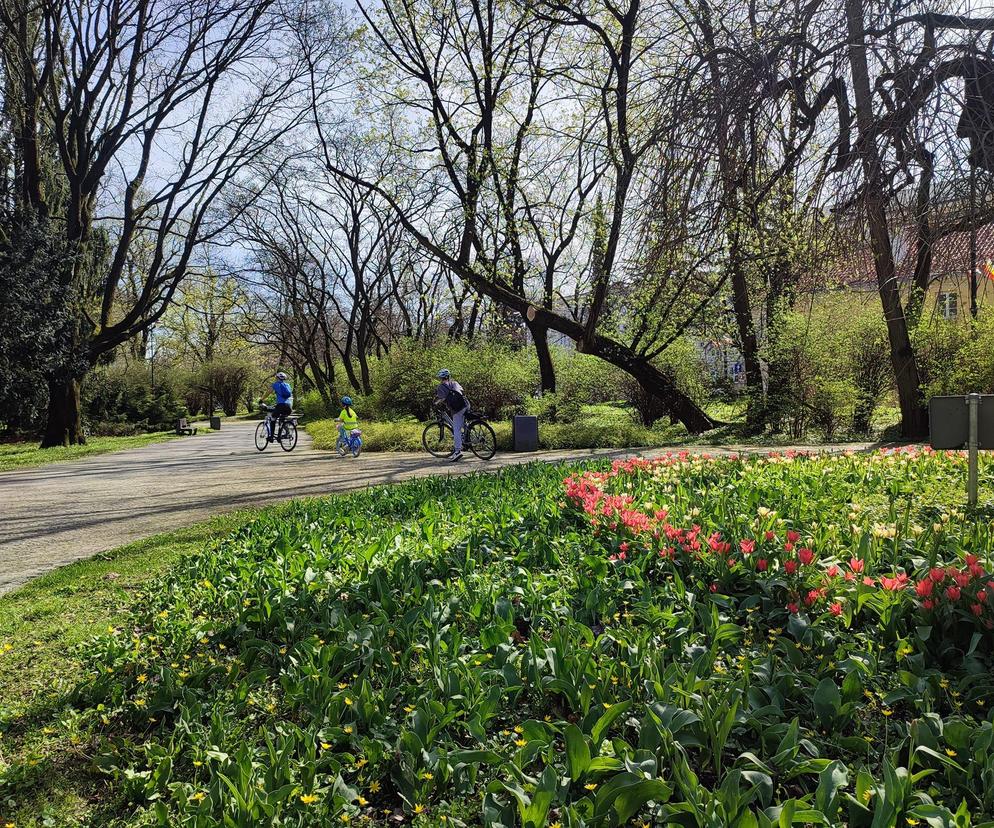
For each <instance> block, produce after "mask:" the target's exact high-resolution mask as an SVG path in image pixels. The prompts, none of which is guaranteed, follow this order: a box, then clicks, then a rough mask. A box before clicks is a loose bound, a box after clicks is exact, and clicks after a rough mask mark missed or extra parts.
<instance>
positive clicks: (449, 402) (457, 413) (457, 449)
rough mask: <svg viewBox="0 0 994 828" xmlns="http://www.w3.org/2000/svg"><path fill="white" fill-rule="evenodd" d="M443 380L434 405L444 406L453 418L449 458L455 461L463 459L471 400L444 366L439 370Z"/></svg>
mask: <svg viewBox="0 0 994 828" xmlns="http://www.w3.org/2000/svg"><path fill="white" fill-rule="evenodd" d="M438 378H439V379H440V380H441V382H440V383H439V385H438V388H437V389H436V391H435V402H434V405H436V406H438V407H440V408H443V409H444V410H445V411H446V412H447V413H448V415H449V418H450V419H451V420H452V438H453V441H454V443H453V448H452V454H450V455H449V456H448V458H447V459H449V460H451V461H452V462H453V463H455V462H456V461H457V460H462V431H463V426H464V425H465V424H466V412H468V411H469V400H468V399H466V393H465V392H464V391H463V390H462V386H461V385H460V384H459V383H458V382H456V381H455V380H454V379H452V375H451V374H450V373H449V371H448V369H446V368H443V369H442V370H441V371H439V372H438Z"/></svg>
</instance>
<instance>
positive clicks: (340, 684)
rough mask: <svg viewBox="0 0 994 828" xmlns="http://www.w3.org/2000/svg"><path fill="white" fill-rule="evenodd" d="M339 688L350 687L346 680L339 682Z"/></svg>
mask: <svg viewBox="0 0 994 828" xmlns="http://www.w3.org/2000/svg"><path fill="white" fill-rule="evenodd" d="M338 689H339V690H346V689H348V685H347V684H346V683H345V682H344V681H340V682H338Z"/></svg>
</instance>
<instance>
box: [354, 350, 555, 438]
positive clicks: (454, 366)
mask: <svg viewBox="0 0 994 828" xmlns="http://www.w3.org/2000/svg"><path fill="white" fill-rule="evenodd" d="M371 367H372V374H373V387H374V389H375V396H374V399H373V401H372V402H373V405H374V411H375V413H376V415H378V416H379V417H390V418H394V417H405V416H414V417H417V418H420V419H423V418H426V417H428V416H429V414H430V406H431V402H432V400H433V399H434V394H435V389H436V387H437V386H438V380H437V379H436V374H437V373H438V371H439V370H440V369H442V368H448V369H449V370H450V371H451V372H452V376H453V378H454V379H455V380H456V381H457V382H459V383H460V385H462V387H463V388H464V389H465V391H466V395H467V396H468V397H469V400H470V402H471V403H472V405H473V408H475V409H477V410H479V411H482V412H483V413H485V414H486V415H487V416H489V417H496V416H497V415H498V414H499V413H502V412H507V411H509V410H511V409H514V408H517V407H520V406H521V405H522V403H523V401H524V400H525V398H526V397H528V396H529V395H530V394H531V392H532V390H533V389H534V387H535V385H536V384H537V376H538V374H537V365H536V363H535V361H534V356H533V355H530V354H529V355H528V356H527V357H523V352H515V351H512V350H510V349H509V348H505V347H503V346H499V345H481V346H480V347H473V346H469V345H466V344H464V343H461V342H443V343H439V344H437V345H434V346H432V347H430V348H425V347H424V346H422V345H420V344H418V343H415V342H404V343H398V344H396V345H394V347H393V348H391V350H390V354H389V356H388V357H386V358H384V359H382V360H379V361H377V362H375V363H374V364H373V365H372V366H371Z"/></svg>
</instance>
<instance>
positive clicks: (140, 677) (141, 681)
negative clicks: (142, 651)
mask: <svg viewBox="0 0 994 828" xmlns="http://www.w3.org/2000/svg"><path fill="white" fill-rule="evenodd" d="M135 681H137V682H138V683H139V684H144V683H145V682H146V681H148V676H147V675H145V673H140V674H139V675H138V677H137V678H136V679H135Z"/></svg>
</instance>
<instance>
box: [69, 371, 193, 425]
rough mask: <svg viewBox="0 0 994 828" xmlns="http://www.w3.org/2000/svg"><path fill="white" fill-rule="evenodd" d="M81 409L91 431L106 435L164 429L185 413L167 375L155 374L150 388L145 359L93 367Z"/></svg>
mask: <svg viewBox="0 0 994 828" xmlns="http://www.w3.org/2000/svg"><path fill="white" fill-rule="evenodd" d="M160 380H161V381H160ZM83 411H84V419H85V420H86V421H87V422H88V423H89V425H90V429H91V431H92V432H93V433H95V434H107V435H125V434H135V433H138V432H141V431H163V430H166V429H170V428H174V427H175V425H176V420H177V419H179V418H180V417H183V416H186V414H187V409H186V407H185V405H184V404H183V403H182V402H180V400H179V397H178V395H177V393H176V391H175V389H174V387H173V383H172V382H171V381H170V378H169V377H168V376H164V375H161V374H160V375H157V376H156V384H155V387H154V388H153V387H152V381H151V374H150V372H149V369H148V366H147V365H146V364H145V363H144V362H142V363H137V364H130V365H128V364H126V363H123V362H121V363H115V364H112V365H106V366H98V367H97V368H95V369H93V371H92V372H91V373H90V374H89V376H88V377H87V381H86V384H85V385H84V386H83Z"/></svg>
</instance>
